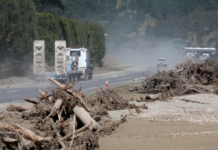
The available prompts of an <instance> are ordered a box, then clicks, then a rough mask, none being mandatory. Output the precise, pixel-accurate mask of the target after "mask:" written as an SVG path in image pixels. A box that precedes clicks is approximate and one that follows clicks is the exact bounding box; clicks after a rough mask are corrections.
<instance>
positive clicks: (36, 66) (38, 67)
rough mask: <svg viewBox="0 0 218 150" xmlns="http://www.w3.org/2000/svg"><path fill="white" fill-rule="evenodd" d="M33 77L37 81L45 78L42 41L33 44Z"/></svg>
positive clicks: (43, 44)
mask: <svg viewBox="0 0 218 150" xmlns="http://www.w3.org/2000/svg"><path fill="white" fill-rule="evenodd" d="M33 75H34V77H35V79H37V80H38V79H39V80H40V79H44V77H45V41H43V40H35V41H34V42H33Z"/></svg>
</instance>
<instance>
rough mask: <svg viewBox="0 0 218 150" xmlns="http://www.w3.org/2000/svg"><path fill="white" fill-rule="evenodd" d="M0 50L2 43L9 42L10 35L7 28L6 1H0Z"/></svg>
mask: <svg viewBox="0 0 218 150" xmlns="http://www.w3.org/2000/svg"><path fill="white" fill-rule="evenodd" d="M0 20H1V21H0V31H1V34H0V48H1V46H2V44H3V43H4V42H6V41H7V40H9V38H10V34H9V33H8V32H9V28H8V8H7V1H6V0H1V1H0Z"/></svg>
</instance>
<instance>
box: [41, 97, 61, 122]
mask: <svg viewBox="0 0 218 150" xmlns="http://www.w3.org/2000/svg"><path fill="white" fill-rule="evenodd" d="M62 103H63V100H61V99H58V100H57V101H56V102H55V104H54V106H53V107H52V109H51V111H50V114H49V115H48V116H47V117H46V118H45V119H43V122H45V120H47V119H48V118H49V117H50V116H51V115H52V114H53V113H55V112H56V111H57V110H59V109H60V107H61V105H62Z"/></svg>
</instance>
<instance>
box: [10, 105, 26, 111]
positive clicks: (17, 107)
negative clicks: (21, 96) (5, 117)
mask: <svg viewBox="0 0 218 150" xmlns="http://www.w3.org/2000/svg"><path fill="white" fill-rule="evenodd" d="M7 110H9V111H18V112H22V111H26V110H29V109H27V108H24V107H21V106H15V105H11V106H10V107H9V108H8V109H7Z"/></svg>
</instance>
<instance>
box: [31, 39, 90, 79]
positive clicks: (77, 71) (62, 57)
mask: <svg viewBox="0 0 218 150" xmlns="http://www.w3.org/2000/svg"><path fill="white" fill-rule="evenodd" d="M89 41H90V36H88V39H87V42H88V44H87V48H84V47H69V48H67V47H66V45H67V43H66V41H65V40H56V41H55V69H54V72H53V73H51V75H50V77H52V78H55V79H57V80H69V81H70V82H71V81H72V80H73V81H75V80H76V78H77V79H85V80H91V79H92V64H91V61H92V59H91V52H90V50H89ZM33 64H34V66H33V74H34V77H35V79H36V80H38V79H39V80H40V79H44V78H45V67H46V64H45V41H43V40H35V41H34V42H33Z"/></svg>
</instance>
